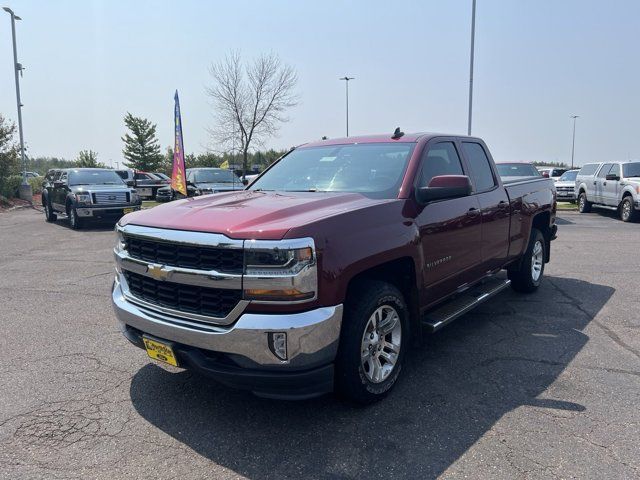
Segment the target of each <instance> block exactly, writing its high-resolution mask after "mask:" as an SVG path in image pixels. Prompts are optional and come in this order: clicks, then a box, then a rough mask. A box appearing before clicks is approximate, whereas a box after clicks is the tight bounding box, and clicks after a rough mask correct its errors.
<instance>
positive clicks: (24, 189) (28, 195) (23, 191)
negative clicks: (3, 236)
mask: <svg viewBox="0 0 640 480" xmlns="http://www.w3.org/2000/svg"><path fill="white" fill-rule="evenodd" d="M3 10H4V11H5V12H7V13H8V14H9V15H11V36H12V38H13V66H14V70H15V71H14V73H15V77H16V102H17V104H18V133H19V135H20V156H21V157H22V185H20V198H22V199H23V200H28V201H32V200H33V195H32V191H31V185H29V182H27V158H26V156H25V154H24V135H23V133H22V102H20V78H19V75H18V74H19V73H20V74H21V73H22V65H20V64H19V63H18V48H17V47H16V20H22V19H21V18H20V17H18V16H17V15H16V14H15V13H13V10H11V9H10V8H9V7H3Z"/></svg>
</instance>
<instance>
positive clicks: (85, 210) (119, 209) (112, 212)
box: [76, 204, 140, 218]
mask: <svg viewBox="0 0 640 480" xmlns="http://www.w3.org/2000/svg"><path fill="white" fill-rule="evenodd" d="M128 209H131V210H132V211H134V212H135V211H137V210H140V204H136V205H115V206H114V205H109V206H108V207H107V206H104V207H97V206H89V205H87V206H82V205H78V206H77V207H76V213H77V214H78V217H81V218H88V217H89V218H90V217H94V218H116V217H121V216H122V215H124V211H125V210H128Z"/></svg>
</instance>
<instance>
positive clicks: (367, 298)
mask: <svg viewBox="0 0 640 480" xmlns="http://www.w3.org/2000/svg"><path fill="white" fill-rule="evenodd" d="M350 297H351V298H349V299H347V303H346V308H345V316H344V319H343V323H342V334H341V336H340V346H339V348H338V356H337V359H336V389H337V391H338V392H339V393H340V394H341V395H342V396H344V397H346V398H347V399H349V400H352V401H354V402H356V403H360V404H368V403H373V402H376V401H378V400H380V399H382V398H384V397H385V396H386V395H387V394H388V393H389V391H390V390H391V388H392V387H393V386H394V385H395V383H396V381H397V379H398V376H399V375H400V371H401V368H402V360H403V358H404V353H405V350H406V347H407V345H408V344H409V313H408V309H407V305H406V303H405V300H404V297H403V295H402V293H401V292H400V290H398V289H397V288H396V287H395V286H393V285H391V284H389V283H387V282H383V281H378V280H369V281H364V282H362V283H360V284H359V285H358V287H357V288H355V289H353V290H352V292H351V293H350Z"/></svg>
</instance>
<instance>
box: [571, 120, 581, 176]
mask: <svg viewBox="0 0 640 480" xmlns="http://www.w3.org/2000/svg"><path fill="white" fill-rule="evenodd" d="M578 117H579V115H570V116H569V118H573V137H572V140H571V170H573V152H574V150H575V148H576V118H578Z"/></svg>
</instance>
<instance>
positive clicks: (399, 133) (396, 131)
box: [391, 127, 404, 139]
mask: <svg viewBox="0 0 640 480" xmlns="http://www.w3.org/2000/svg"><path fill="white" fill-rule="evenodd" d="M403 135H404V132H401V131H400V127H396V130H395V132H393V136H392V137H391V138H393V139H398V138H400V137H402V136H403Z"/></svg>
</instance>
